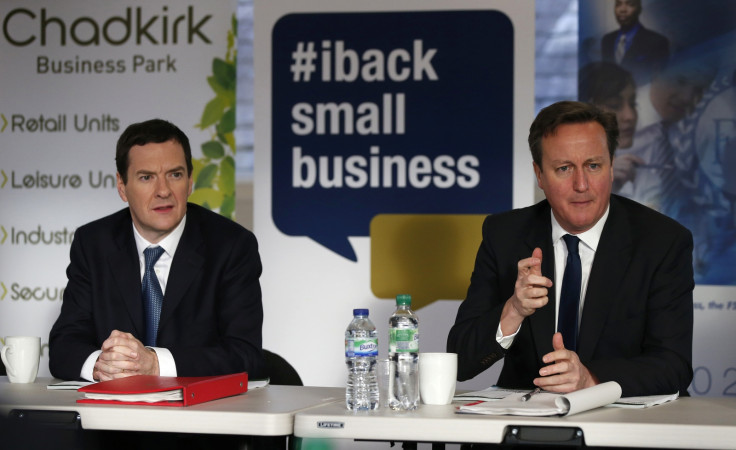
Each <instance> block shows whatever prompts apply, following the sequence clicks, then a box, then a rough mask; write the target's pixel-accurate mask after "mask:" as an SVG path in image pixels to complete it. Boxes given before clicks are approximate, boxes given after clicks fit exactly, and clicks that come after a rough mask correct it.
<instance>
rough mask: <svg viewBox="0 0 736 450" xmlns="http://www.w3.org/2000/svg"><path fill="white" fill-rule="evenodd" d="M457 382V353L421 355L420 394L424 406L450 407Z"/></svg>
mask: <svg viewBox="0 0 736 450" xmlns="http://www.w3.org/2000/svg"><path fill="white" fill-rule="evenodd" d="M456 380H457V354H456V353H420V354H419V393H420V394H421V398H422V402H423V403H424V404H426V405H449V404H450V403H451V402H452V397H453V396H454V395H455V382H456Z"/></svg>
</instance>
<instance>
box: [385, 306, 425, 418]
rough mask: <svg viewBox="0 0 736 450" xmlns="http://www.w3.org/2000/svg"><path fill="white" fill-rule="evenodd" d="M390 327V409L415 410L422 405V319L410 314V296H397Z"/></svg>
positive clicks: (412, 312)
mask: <svg viewBox="0 0 736 450" xmlns="http://www.w3.org/2000/svg"><path fill="white" fill-rule="evenodd" d="M388 327H389V344H388V351H389V356H388V357H389V360H390V372H391V373H390V375H389V387H388V390H389V399H388V405H389V407H391V409H397V410H412V409H416V407H417V403H418V402H419V377H418V373H419V319H418V318H417V315H416V314H414V311H412V310H411V295H407V294H402V295H397V296H396V311H394V313H393V315H392V316H391V318H390V319H389V321H388Z"/></svg>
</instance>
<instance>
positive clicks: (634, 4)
mask: <svg viewBox="0 0 736 450" xmlns="http://www.w3.org/2000/svg"><path fill="white" fill-rule="evenodd" d="M613 12H614V16H615V17H616V22H618V24H619V27H620V28H619V29H618V30H616V31H612V32H610V33H608V34H606V35H605V36H603V39H602V40H601V55H602V58H603V61H607V62H613V63H616V64H618V65H620V66H621V67H623V68H624V69H626V70H628V71H629V72H631V73H632V75H634V79H636V82H637V84H640V85H641V84H645V83H647V82H649V80H650V79H651V76H652V74H654V73H656V72H657V71H658V70H659V69H661V68H662V67H663V66H664V65H665V63H666V62H667V59H668V58H669V55H670V43H669V40H668V39H667V38H666V37H664V36H663V35H661V34H659V33H657V32H655V31H652V30H650V29H648V28H645V27H644V25H642V24H641V22H640V21H639V16H640V15H641V12H642V6H641V0H615V3H614V7H613Z"/></svg>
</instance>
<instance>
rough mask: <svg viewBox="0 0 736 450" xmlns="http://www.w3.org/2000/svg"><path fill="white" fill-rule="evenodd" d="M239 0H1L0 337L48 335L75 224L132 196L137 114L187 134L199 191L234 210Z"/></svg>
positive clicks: (200, 197) (229, 212) (44, 367)
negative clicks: (128, 154)
mask: <svg viewBox="0 0 736 450" xmlns="http://www.w3.org/2000/svg"><path fill="white" fill-rule="evenodd" d="M234 14H235V2H234V1H229V0H223V1H217V2H191V3H185V2H173V1H166V0H155V1H141V0H128V1H121V2H112V3H111V2H99V1H94V0H71V1H64V2H58V1H51V0H49V1H45V0H34V1H30V2H29V1H15V0H7V1H3V2H1V3H0V23H1V24H2V34H1V35H0V80H2V81H1V82H2V89H0V208H1V209H2V215H1V216H0V217H1V219H0V337H2V338H4V337H5V336H11V335H35V336H40V337H41V340H42V347H43V348H42V361H41V365H40V369H39V374H40V375H42V376H43V375H48V374H49V372H48V359H47V358H48V356H47V355H48V353H47V346H48V333H49V330H50V328H51V325H52V324H53V322H54V320H55V319H56V317H57V315H58V312H59V308H60V306H61V301H62V297H63V290H64V287H65V285H66V276H65V269H66V266H67V265H68V262H69V247H70V245H71V241H72V239H73V237H74V230H75V229H76V228H77V227H79V226H81V225H83V224H84V223H86V222H89V221H91V220H93V219H96V218H100V217H103V216H105V215H108V214H110V213H112V212H114V211H117V210H119V209H122V208H124V207H126V204H125V203H123V201H122V200H120V197H119V196H118V193H117V190H116V188H115V184H116V180H115V159H114V158H115V143H116V141H117V138H118V136H119V135H120V133H122V131H123V130H124V129H125V128H126V127H127V126H128V125H130V124H131V123H135V122H140V121H143V120H148V119H152V118H157V117H158V118H162V119H166V120H169V121H171V122H173V123H174V124H176V125H177V126H178V127H179V128H181V129H182V130H183V131H184V132H185V133H186V134H187V135H188V137H189V139H190V142H191V146H192V152H193V164H194V173H193V176H194V181H195V191H194V193H193V195H192V196H191V197H190V201H194V202H196V203H200V204H206V205H207V206H209V207H210V208H211V209H213V210H217V211H219V212H220V213H222V214H223V215H226V216H228V217H233V214H234V175H235V170H234V151H235V141H234V137H233V130H234V128H235V58H236V48H235V42H236V38H235V33H236V29H237V28H236V26H235V25H236V24H235V20H234V17H235V15H234Z"/></svg>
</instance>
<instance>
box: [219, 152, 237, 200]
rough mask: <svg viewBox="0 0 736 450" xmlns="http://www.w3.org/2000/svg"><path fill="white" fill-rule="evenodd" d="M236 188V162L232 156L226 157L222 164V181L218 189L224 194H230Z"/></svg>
mask: <svg viewBox="0 0 736 450" xmlns="http://www.w3.org/2000/svg"><path fill="white" fill-rule="evenodd" d="M234 186H235V160H234V159H233V158H232V157H231V156H226V157H225V158H224V159H223V160H222V162H221V163H220V180H219V182H218V187H219V188H220V190H221V191H222V192H226V193H228V194H230V193H232V192H233V191H234V189H233V187H234Z"/></svg>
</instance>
